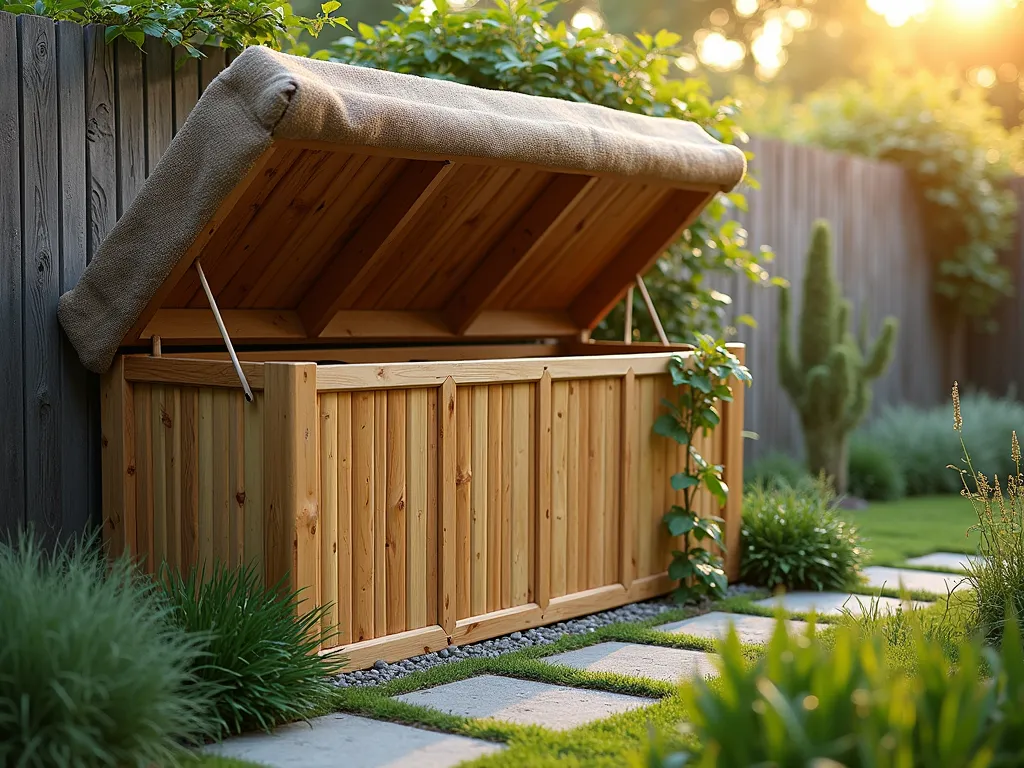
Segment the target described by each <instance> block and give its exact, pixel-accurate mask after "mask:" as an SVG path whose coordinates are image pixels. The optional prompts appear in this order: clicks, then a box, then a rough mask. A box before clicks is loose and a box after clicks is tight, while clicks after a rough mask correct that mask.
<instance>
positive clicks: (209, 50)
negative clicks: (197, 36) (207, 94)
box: [199, 45, 227, 94]
mask: <svg viewBox="0 0 1024 768" xmlns="http://www.w3.org/2000/svg"><path fill="white" fill-rule="evenodd" d="M226 66H227V51H226V50H225V49H224V48H219V47H217V48H215V47H214V46H211V45H205V46H203V57H202V58H201V59H199V93H200V94H202V92H203V91H205V90H206V89H207V88H209V87H210V83H212V82H213V81H214V79H215V78H216V77H217V75H219V74H220V73H221V72H223V71H224V68H225V67H226Z"/></svg>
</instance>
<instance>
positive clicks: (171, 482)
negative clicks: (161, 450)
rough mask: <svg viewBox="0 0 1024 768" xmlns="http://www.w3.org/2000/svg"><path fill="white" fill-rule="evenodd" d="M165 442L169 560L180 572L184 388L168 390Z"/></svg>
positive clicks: (165, 406) (165, 399)
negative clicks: (182, 405)
mask: <svg viewBox="0 0 1024 768" xmlns="http://www.w3.org/2000/svg"><path fill="white" fill-rule="evenodd" d="M164 415H165V416H166V418H163V419H162V420H163V423H164V443H165V458H166V460H167V468H166V471H165V475H164V480H165V482H166V483H167V561H168V563H170V565H171V567H173V568H175V569H177V570H178V571H180V570H181V569H182V567H183V566H184V562H183V555H182V548H181V537H182V526H183V521H182V515H183V513H184V509H183V504H182V496H181V486H182V471H181V470H182V466H181V438H182V423H181V387H174V388H165V390H164Z"/></svg>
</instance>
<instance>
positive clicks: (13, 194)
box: [0, 13, 27, 531]
mask: <svg viewBox="0 0 1024 768" xmlns="http://www.w3.org/2000/svg"><path fill="white" fill-rule="evenodd" d="M16 18H17V17H15V16H14V15H12V14H9V13H0V254H4V255H3V256H2V257H0V328H4V329H5V330H4V334H5V339H4V344H3V346H0V423H2V424H4V430H3V434H2V436H0V488H4V489H5V491H4V493H5V495H6V497H7V503H6V504H4V505H2V507H0V530H4V531H12V530H15V529H16V528H18V527H20V526H22V525H24V524H25V523H26V522H27V520H26V515H25V513H26V509H25V449H24V444H25V405H24V402H25V401H24V386H23V383H22V379H21V376H22V367H23V365H24V347H23V345H22V323H23V313H22V299H21V288H22V265H21V171H20V168H21V125H20V123H21V120H20V116H19V104H18V101H19V79H20V77H19V75H20V71H19V68H18V31H17V23H16Z"/></svg>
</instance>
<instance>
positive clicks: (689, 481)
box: [672, 472, 700, 491]
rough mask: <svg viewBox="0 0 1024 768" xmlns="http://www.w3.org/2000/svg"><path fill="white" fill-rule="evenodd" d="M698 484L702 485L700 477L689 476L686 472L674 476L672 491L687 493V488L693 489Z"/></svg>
mask: <svg viewBox="0 0 1024 768" xmlns="http://www.w3.org/2000/svg"><path fill="white" fill-rule="evenodd" d="M698 483H700V478H699V477H694V476H693V475H688V474H686V473H685V472H679V473H677V474H675V475H672V490H674V491H685V490H686V489H687V488H693V487H694V486H695V485H697V484H698Z"/></svg>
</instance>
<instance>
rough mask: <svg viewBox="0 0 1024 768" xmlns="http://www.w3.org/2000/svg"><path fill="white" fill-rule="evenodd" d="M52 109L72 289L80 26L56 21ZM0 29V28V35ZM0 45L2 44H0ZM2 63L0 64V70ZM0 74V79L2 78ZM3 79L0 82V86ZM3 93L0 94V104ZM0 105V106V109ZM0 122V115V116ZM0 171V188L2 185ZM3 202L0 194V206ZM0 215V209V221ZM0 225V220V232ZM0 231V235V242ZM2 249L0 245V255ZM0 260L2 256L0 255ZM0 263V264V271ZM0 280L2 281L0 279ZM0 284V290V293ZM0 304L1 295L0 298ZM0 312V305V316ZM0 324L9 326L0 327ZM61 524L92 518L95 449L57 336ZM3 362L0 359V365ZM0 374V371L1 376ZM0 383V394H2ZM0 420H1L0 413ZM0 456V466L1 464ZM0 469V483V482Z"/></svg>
mask: <svg viewBox="0 0 1024 768" xmlns="http://www.w3.org/2000/svg"><path fill="white" fill-rule="evenodd" d="M56 32H57V109H58V143H59V145H60V160H59V162H58V169H59V174H60V292H61V293H62V294H63V293H64V292H65V291H68V290H70V289H71V288H73V287H74V286H75V285H76V284H77V283H78V279H79V277H81V275H82V272H83V271H84V270H85V264H86V253H87V245H86V239H87V235H86V215H87V214H86V208H87V182H86V167H85V166H86V163H85V128H86V125H85V28H84V27H82V26H80V25H78V24H72V23H70V22H64V21H62V22H58V23H57V30H56ZM2 36H3V33H2V32H0V38H2ZM0 45H2V43H0ZM0 57H2V54H0ZM2 68H3V64H2V63H0V69H2ZM2 77H3V76H2V75H0V79H2ZM2 88H3V83H2V82H0V90H2ZM2 101H3V97H2V96H0V102H2ZM2 112H3V107H0V113H2ZM0 122H3V118H2V117H0ZM2 134H3V129H2V128H0V145H2V144H3V138H2ZM3 154H4V152H3V149H2V148H0V165H2V164H3ZM3 175H4V172H3V171H0V187H3V185H4V179H3ZM3 205H4V202H3V194H2V193H0V208H2V207H3ZM2 220H3V214H2V213H0V222H2ZM2 230H3V225H2V223H0V231H2ZM2 241H3V235H2V234H0V243H2ZM3 251H4V249H3V246H2V245H0V253H2V252H3ZM0 261H2V259H0ZM2 271H3V267H2V266H0V273H2ZM0 282H2V281H0ZM2 290H3V289H2V288H0V293H2ZM0 303H2V299H0ZM2 317H3V310H2V309H0V318H2ZM2 323H3V320H2V319H0V327H4V328H9V326H7V325H2ZM60 343H61V352H62V360H61V412H60V417H59V418H60V424H61V446H60V449H61V457H60V473H61V491H60V495H61V505H62V513H61V528H62V530H63V531H64V532H65V533H72V532H78V531H82V530H84V529H85V528H86V527H87V526H88V524H89V523H90V522H91V521H92V511H93V509H94V508H95V504H94V502H93V498H94V493H93V489H94V488H95V487H96V481H97V478H96V477H95V475H94V472H93V471H92V466H91V461H92V456H93V454H94V452H95V451H96V450H97V442H98V441H97V438H96V435H95V429H96V425H95V421H96V416H97V413H96V408H95V405H94V403H93V398H92V391H91V387H92V381H93V378H94V377H92V376H90V375H89V374H88V373H87V372H86V370H85V368H84V367H83V366H82V365H81V363H79V362H78V355H77V354H76V353H75V351H74V349H73V348H72V346H71V343H70V342H69V341H68V340H67V339H66V338H65V337H63V336H62V338H61V341H60ZM2 365H3V361H2V360H0V367H2ZM2 378H3V374H0V380H2ZM2 389H3V384H2V381H0V398H2V397H3V392H2ZM2 409H3V406H2V405H0V410H2ZM0 423H5V424H6V423H7V422H6V421H4V420H3V418H2V416H0ZM2 461H3V460H2V459H0V465H2ZM3 474H4V473H3V470H2V469H0V487H2V488H6V487H8V486H6V485H4V483H3ZM2 527H3V525H2V522H0V528H2Z"/></svg>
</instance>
